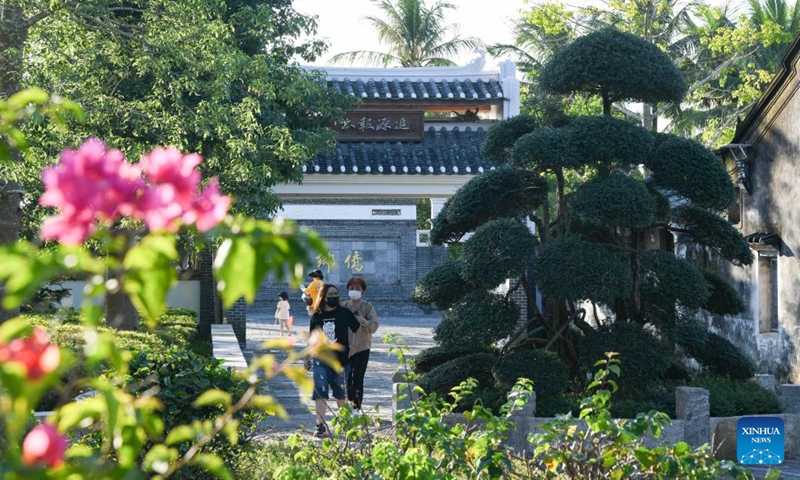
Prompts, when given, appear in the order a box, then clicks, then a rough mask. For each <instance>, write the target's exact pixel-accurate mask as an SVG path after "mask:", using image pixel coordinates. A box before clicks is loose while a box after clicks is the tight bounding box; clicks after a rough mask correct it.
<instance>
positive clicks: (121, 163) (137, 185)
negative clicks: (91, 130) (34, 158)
mask: <svg viewBox="0 0 800 480" xmlns="http://www.w3.org/2000/svg"><path fill="white" fill-rule="evenodd" d="M202 161H203V157H201V156H200V155H196V154H189V155H184V154H182V153H181V152H180V151H179V150H178V149H177V148H174V147H169V148H161V147H159V148H156V149H154V150H153V151H152V152H149V153H147V154H145V155H144V156H142V159H141V161H140V162H139V163H138V164H136V165H134V164H131V163H128V162H127V161H126V160H125V157H124V156H123V155H122V152H120V151H119V150H117V149H109V148H107V147H106V145H105V144H104V143H103V142H101V141H100V140H98V139H96V138H90V139H89V140H87V141H86V142H84V144H83V145H81V146H80V147H79V148H78V150H70V149H64V151H63V152H62V153H61V163H60V164H59V165H57V166H53V167H51V168H48V169H47V170H45V171H44V172H43V174H42V178H43V179H44V184H45V193H44V195H42V198H41V199H40V200H39V202H40V203H41V204H42V205H45V206H52V207H58V208H59V209H60V212H59V214H58V215H56V216H54V217H50V218H48V219H46V220H45V222H44V224H43V225H42V237H43V238H46V239H57V240H59V241H60V242H61V243H64V244H67V245H77V244H81V243H83V242H84V241H85V240H86V239H87V238H88V237H89V236H90V235H91V234H92V233H93V232H94V231H95V229H96V227H97V224H98V223H100V222H107V223H109V222H114V221H116V220H118V219H119V218H121V217H124V216H130V217H133V218H136V219H138V220H141V221H143V222H144V223H145V225H146V226H147V228H148V229H150V230H151V231H157V230H167V231H170V232H176V231H177V230H178V227H179V226H180V223H181V222H183V223H184V224H186V225H195V224H196V225H197V228H198V229H199V230H200V231H207V230H209V229H211V228H212V227H213V226H214V225H216V224H218V223H219V222H220V221H221V220H222V219H223V218H224V217H225V215H226V214H227V211H228V208H229V207H230V204H231V199H230V197H227V196H224V195H222V194H220V192H219V185H218V184H217V183H216V181H212V182H211V184H210V185H209V187H208V188H206V190H205V191H203V192H202V193H198V186H199V185H200V181H201V180H202V177H201V175H200V171H199V170H198V169H197V166H198V165H199V164H200V163H201V162H202Z"/></svg>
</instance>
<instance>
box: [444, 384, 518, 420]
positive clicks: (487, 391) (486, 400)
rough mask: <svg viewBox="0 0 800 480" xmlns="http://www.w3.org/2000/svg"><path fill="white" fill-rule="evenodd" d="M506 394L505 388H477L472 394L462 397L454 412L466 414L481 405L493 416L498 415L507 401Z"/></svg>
mask: <svg viewBox="0 0 800 480" xmlns="http://www.w3.org/2000/svg"><path fill="white" fill-rule="evenodd" d="M506 393H507V389H505V388H499V387H484V388H481V387H478V388H476V389H475V391H474V392H471V393H468V394H466V395H464V398H462V399H461V401H459V402H458V405H457V406H456V408H455V410H454V411H456V412H466V411H470V410H472V409H473V407H474V406H475V405H482V406H483V407H484V408H486V409H487V410H489V411H490V412H492V413H494V414H495V415H499V414H500V409H501V408H502V407H503V405H505V403H506V402H507V401H508V398H506Z"/></svg>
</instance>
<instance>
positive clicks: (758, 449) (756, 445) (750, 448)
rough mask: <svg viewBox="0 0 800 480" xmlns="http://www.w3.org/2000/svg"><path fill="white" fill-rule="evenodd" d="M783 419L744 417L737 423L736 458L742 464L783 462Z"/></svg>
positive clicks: (774, 463)
mask: <svg viewBox="0 0 800 480" xmlns="http://www.w3.org/2000/svg"><path fill="white" fill-rule="evenodd" d="M783 429H784V426H783V419H782V418H778V417H742V418H740V419H739V421H738V422H737V424H736V458H737V459H738V460H739V463H740V464H742V465H777V464H779V463H783V454H784V449H783V446H784V431H783Z"/></svg>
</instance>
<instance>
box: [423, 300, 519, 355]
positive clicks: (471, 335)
mask: <svg viewBox="0 0 800 480" xmlns="http://www.w3.org/2000/svg"><path fill="white" fill-rule="evenodd" d="M518 318H519V307H517V305H516V304H514V303H513V302H511V301H509V300H507V299H505V298H503V297H502V296H500V295H497V294H494V293H490V292H487V291H486V290H473V291H471V292H469V293H467V294H466V295H464V296H463V297H461V298H460V299H459V300H458V301H457V302H456V303H455V305H453V308H451V309H450V310H448V311H447V313H445V315H444V318H443V319H442V321H441V323H439V324H438V325H437V326H436V327H435V328H434V329H433V339H434V340H435V341H436V343H438V344H439V345H442V346H447V347H460V346H463V347H467V346H469V347H472V348H476V349H478V348H482V347H488V346H490V345H493V344H494V343H495V342H497V341H499V340H502V339H503V338H506V337H507V336H508V335H510V334H511V331H512V330H513V329H514V326H515V325H516V324H517V319H518Z"/></svg>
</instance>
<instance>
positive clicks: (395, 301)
mask: <svg viewBox="0 0 800 480" xmlns="http://www.w3.org/2000/svg"><path fill="white" fill-rule="evenodd" d="M297 223H298V224H301V225H305V226H308V227H310V228H313V229H314V230H315V231H316V232H317V233H319V234H320V236H321V237H322V238H324V239H325V241H326V242H328V246H329V248H330V250H331V252H332V253H333V255H334V256H333V257H332V259H327V261H328V262H329V263H331V264H332V265H327V264H324V263H323V264H319V263H318V264H315V265H308V266H307V267H306V270H307V271H310V270H313V269H315V268H320V269H321V270H322V271H323V273H324V274H325V280H324V281H325V283H333V284H335V285H337V286H338V287H339V288H340V289H341V290H344V288H345V284H346V282H347V280H348V279H349V278H350V277H351V276H359V277H361V278H363V279H364V280H365V281H366V282H367V292H366V294H365V295H364V298H365V299H366V300H368V301H370V302H372V303H373V304H374V305H375V308H376V310H377V311H378V316H379V317H380V316H398V315H399V316H402V315H423V314H426V313H432V312H430V311H423V310H422V309H420V308H419V307H417V306H416V305H414V304H413V303H411V301H410V300H409V296H410V294H411V289H412V288H413V287H414V285H415V284H416V283H417V281H418V280H419V278H421V277H422V276H423V275H424V274H425V273H427V271H428V270H430V269H431V268H433V267H434V266H436V265H440V264H441V263H443V262H444V261H445V260H446V258H447V251H446V249H445V247H443V246H431V247H418V246H417V244H416V241H417V238H416V232H417V226H416V222H415V221H367V220H361V221H322V220H315V221H307V220H298V221H297ZM355 252H358V253H359V263H358V265H356V267H353V263H352V261H353V260H352V258H353V256H354V255H353V254H354V253H355ZM348 257H350V262H346V260H347V258H348ZM320 260H325V259H320ZM331 260H332V261H331ZM358 267H360V268H358ZM304 281H305V282H308V281H310V279H308V278H306V279H304ZM281 291H286V292H288V293H289V303H290V305H291V308H292V310H291V311H292V313H293V314H295V315H298V316H299V317H298V318H302V317H303V316H304V315H305V314H304V311H305V306H304V305H303V303H302V302H301V300H300V291H299V289H298V288H297V287H295V288H292V287H291V286H290V285H289V284H287V283H283V282H274V281H267V282H264V284H262V286H261V288H260V289H259V291H258V294H257V295H256V301H255V303H254V304H253V305H250V306H249V307H248V312H250V313H253V314H266V315H270V314H272V313H273V312H274V311H275V304H276V303H277V295H278V293H280V292H281Z"/></svg>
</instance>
